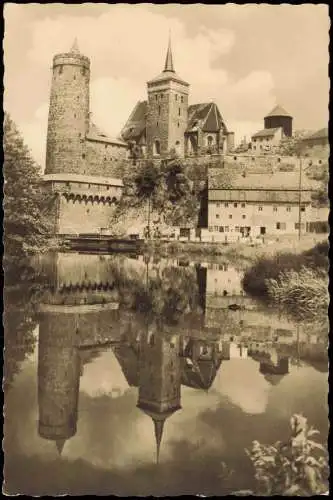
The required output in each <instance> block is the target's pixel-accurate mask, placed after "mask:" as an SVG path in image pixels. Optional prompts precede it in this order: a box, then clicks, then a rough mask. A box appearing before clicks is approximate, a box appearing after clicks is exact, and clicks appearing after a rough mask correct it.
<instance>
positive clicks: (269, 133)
mask: <svg viewBox="0 0 333 500" xmlns="http://www.w3.org/2000/svg"><path fill="white" fill-rule="evenodd" d="M280 129H281V127H275V128H265V129H263V130H259V132H256V133H255V134H253V136H252V138H257V137H274V135H275V134H276V133H277V132H278V130H280Z"/></svg>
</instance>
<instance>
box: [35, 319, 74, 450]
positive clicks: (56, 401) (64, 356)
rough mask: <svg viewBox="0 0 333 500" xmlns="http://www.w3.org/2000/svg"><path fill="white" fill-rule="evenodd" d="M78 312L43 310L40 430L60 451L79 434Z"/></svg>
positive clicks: (39, 394) (40, 363) (40, 353)
mask: <svg viewBox="0 0 333 500" xmlns="http://www.w3.org/2000/svg"><path fill="white" fill-rule="evenodd" d="M76 325H77V321H76V317H75V314H59V313H58V314H55V313H52V312H48V313H46V312H43V313H41V315H40V323H39V348H38V405H39V422H38V433H39V435H40V437H42V438H43V439H47V440H51V441H54V442H55V444H56V447H57V449H58V452H59V454H61V452H62V449H63V447H64V444H65V442H66V441H67V439H70V438H71V437H73V436H74V435H75V434H76V427H77V419H78V399H79V386H80V371H81V363H80V356H79V351H78V347H77V342H76V340H77V339H76V337H77V334H76Z"/></svg>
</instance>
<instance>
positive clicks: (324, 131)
mask: <svg viewBox="0 0 333 500" xmlns="http://www.w3.org/2000/svg"><path fill="white" fill-rule="evenodd" d="M312 139H327V140H328V128H321V129H320V130H317V132H315V133H314V134H311V135H308V136H307V137H304V139H303V141H308V140H312Z"/></svg>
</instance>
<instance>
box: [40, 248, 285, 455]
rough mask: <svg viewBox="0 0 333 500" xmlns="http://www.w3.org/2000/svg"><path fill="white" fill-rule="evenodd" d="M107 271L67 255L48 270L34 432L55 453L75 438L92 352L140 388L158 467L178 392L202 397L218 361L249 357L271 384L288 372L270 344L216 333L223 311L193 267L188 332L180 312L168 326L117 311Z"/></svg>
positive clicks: (93, 259) (94, 261)
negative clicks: (111, 360)
mask: <svg viewBox="0 0 333 500" xmlns="http://www.w3.org/2000/svg"><path fill="white" fill-rule="evenodd" d="M68 255H69V256H70V257H68ZM107 264H108V263H107V258H105V257H103V258H101V257H100V256H95V255H89V256H88V255H87V256H80V259H77V258H75V256H74V257H73V255H72V256H71V254H63V255H61V254H55V256H54V257H53V260H51V261H50V260H49V261H48V263H47V271H48V273H51V275H50V280H49V282H50V285H51V286H50V289H49V290H48V292H47V293H46V295H45V297H44V299H43V303H42V304H40V310H39V345H38V404H39V423H38V430H39V435H40V436H41V437H42V438H44V439H47V440H52V441H54V443H55V445H56V448H57V449H58V452H59V454H61V452H62V450H63V448H64V446H65V444H66V441H67V440H69V439H71V438H72V437H73V436H74V435H75V434H76V431H77V426H78V418H79V412H78V402H79V390H80V376H81V375H82V374H83V370H84V365H85V364H86V363H88V362H89V361H90V360H91V359H93V357H94V352H95V351H96V349H101V348H102V349H112V351H113V353H114V355H115V357H116V359H117V361H118V363H119V365H120V367H121V370H122V372H123V374H124V376H125V378H126V380H127V383H128V386H129V387H137V388H138V398H137V407H138V408H139V409H140V410H141V411H142V412H144V413H145V414H146V415H147V416H148V417H150V418H151V420H152V424H153V426H152V431H154V433H155V438H156V461H157V462H158V461H159V454H160V448H161V443H162V438H163V429H164V426H165V425H166V422H167V420H168V419H169V418H172V415H173V414H174V413H175V412H177V411H179V410H181V387H182V386H187V387H191V388H194V389H197V390H202V391H208V390H209V389H210V388H211V386H212V384H213V382H214V379H215V377H216V375H217V372H218V370H219V369H220V367H221V364H222V362H223V361H227V360H229V359H231V358H238V359H245V358H247V357H248V356H251V357H252V359H254V360H255V361H257V362H258V370H260V372H261V373H262V374H263V376H265V378H266V379H267V380H268V381H269V382H270V383H271V384H276V383H278V382H279V381H280V380H281V378H282V377H284V376H285V375H286V374H287V373H288V371H289V356H288V355H286V354H285V353H281V352H278V351H277V350H276V349H275V348H274V347H272V345H270V344H269V343H268V346H267V343H266V344H263V343H258V342H254V343H253V342H252V343H251V342H248V341H242V340H241V339H240V338H239V337H238V336H237V332H236V330H235V331H234V330H233V331H232V332H230V331H228V328H229V326H228V324H226V323H224V322H223V319H221V318H220V319H219V321H218V323H219V324H220V326H219V327H217V325H216V314H215V313H217V312H218V309H219V308H220V309H221V304H220V305H219V308H218V307H216V306H214V297H215V300H216V298H217V297H218V296H219V294H218V293H217V291H216V290H213V292H212V293H211V292H210V289H208V290H207V281H208V285H209V279H208V280H207V269H203V268H202V267H199V268H193V273H194V275H195V279H196V287H197V291H198V294H197V304H196V306H199V308H196V307H195V308H194V309H193V310H194V311H195V312H194V313H193V311H192V313H191V314H188V316H189V317H190V320H191V323H190V326H189V323H188V322H186V321H187V320H186V314H185V313H184V315H183V316H181V318H180V319H178V321H177V322H176V323H175V324H167V322H165V321H163V320H162V319H161V317H159V316H158V315H157V316H155V317H154V316H149V315H148V314H145V315H144V314H141V315H140V314H139V313H138V312H137V311H135V310H132V311H129V310H128V309H126V307H123V306H122V304H121V301H120V299H119V297H120V295H119V290H118V288H117V282H116V279H115V278H114V276H113V275H112V273H110V267H108V265H107ZM139 267H140V266H139ZM145 269H146V270H147V269H148V265H147V266H146V267H145ZM222 271H223V270H222ZM215 275H216V273H215V274H213V279H215V280H216V278H214V276H215ZM142 276H143V277H144V273H143V274H142ZM146 278H147V279H146V280H143V281H144V283H145V285H146V286H148V284H149V276H148V275H147V276H146ZM210 278H211V277H210ZM227 282H228V281H227V280H226V283H227ZM225 288H226V285H224V288H223V291H224V290H225ZM223 291H222V294H220V298H221V300H222V302H223V300H226V299H225V297H226V295H225V294H223ZM239 296H240V297H242V295H239ZM223 297H224V299H223ZM230 300H231V299H230V295H229V296H228V303H229V302H230ZM242 300H243V298H242ZM229 305H230V304H229ZM214 307H215V310H214V314H213V313H212V312H210V310H211V311H212V308H214ZM213 316H214V318H213V319H214V321H213V323H214V322H215V323H214V324H213V325H212V324H209V323H211V322H212V317H213ZM240 321H242V320H240ZM238 323H239V322H238ZM226 332H227V333H226ZM235 332H236V333H235ZM231 333H232V335H231ZM110 376H111V374H110Z"/></svg>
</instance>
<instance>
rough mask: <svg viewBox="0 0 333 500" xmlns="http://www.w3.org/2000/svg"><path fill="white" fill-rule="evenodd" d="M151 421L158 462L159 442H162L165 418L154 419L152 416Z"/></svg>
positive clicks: (157, 460)
mask: <svg viewBox="0 0 333 500" xmlns="http://www.w3.org/2000/svg"><path fill="white" fill-rule="evenodd" d="M153 422H154V431H155V439H156V463H157V464H158V463H159V461H160V447H161V442H162V437H163V429H164V422H165V418H163V419H162V420H160V419H156V418H154V417H153Z"/></svg>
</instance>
